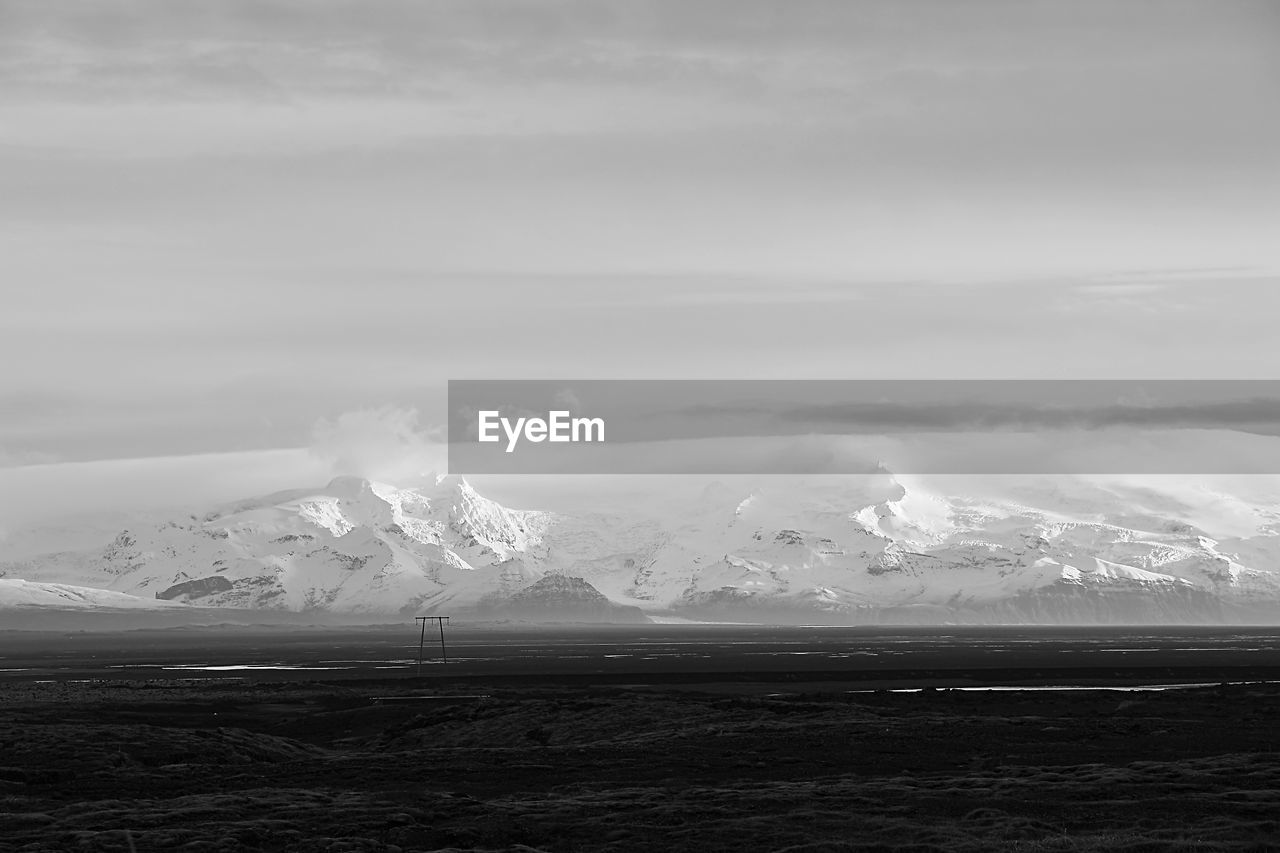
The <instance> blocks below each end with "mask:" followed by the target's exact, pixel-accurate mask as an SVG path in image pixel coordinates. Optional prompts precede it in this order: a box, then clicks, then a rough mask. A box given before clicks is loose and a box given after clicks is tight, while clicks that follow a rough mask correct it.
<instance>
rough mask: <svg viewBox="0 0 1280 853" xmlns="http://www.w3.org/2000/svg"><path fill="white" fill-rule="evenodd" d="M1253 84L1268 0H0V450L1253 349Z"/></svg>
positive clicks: (1208, 366) (1266, 301) (193, 441)
mask: <svg viewBox="0 0 1280 853" xmlns="http://www.w3.org/2000/svg"><path fill="white" fill-rule="evenodd" d="M1277 103H1280V4H1277V3H1275V2H1270V0H1257V2H1236V0H1201V2H1182V0H1151V2H1142V0H1130V1H1129V2H1121V1H1119V0H1098V2H1078V0H1077V1H1075V2H1034V0H1004V1H1003V2H995V1H994V0H985V1H984V0H974V1H973V2H965V3H957V2H952V1H951V0H938V2H909V0H908V1H907V2H897V0H895V2H860V1H859V2H854V0H786V2H783V0H771V2H758V0H717V2H708V1H707V0H669V2H655V0H613V2H606V1H605V0H583V2H566V0H545V2H542V0H537V1H536V2H535V1H533V0H531V1H530V2H519V3H516V2H504V3H494V2H485V0H465V2H463V0H458V2H429V0H405V2H365V0H305V1H304V0H266V2H238V0H220V2H190V3H185V2H184V3H174V2H172V0H150V2H148V0H133V1H132V2H123V1H121V2H112V0H99V2H94V3H82V2H61V0H29V2H22V1H21V0H0V287H2V288H3V303H2V305H0V365H2V366H0V411H2V412H3V416H2V417H0V464H3V465H8V466H16V465H24V464H31V463H41V462H44V463H48V462H79V461H87V460H95V459H112V458H124V457H148V456H169V455H188V454H207V453H219V452H227V451H255V450H260V449H265V448H289V447H304V446H307V445H309V444H311V443H312V442H313V441H315V440H316V436H317V435H319V436H320V438H321V439H324V438H326V437H329V438H331V437H332V430H330V431H329V432H326V431H325V430H326V429H327V428H328V426H332V425H333V424H336V423H338V420H337V419H338V418H339V417H340V416H341V415H342V414H343V413H344V412H351V411H355V410H361V409H380V410H381V411H382V412H383V413H384V417H383V421H384V422H388V421H389V422H390V429H391V431H392V433H396V431H397V430H399V431H401V432H404V431H405V430H409V431H410V432H411V431H412V430H414V429H417V428H424V429H425V428H426V427H428V426H429V425H430V424H431V423H433V422H435V421H437V420H439V419H440V415H441V414H442V411H441V409H442V406H443V384H442V383H443V382H444V380H446V379H448V378H480V377H491V378H497V377H524V378H534V377H654V378H663V377H691V376H696V377H706V378H736V377H744V378H745V377H755V378H791V377H794V378H900V377H927V378H943V379H945V378H961V377H991V378H1003V377H1020V378H1040V377H1043V378H1061V377H1069V376H1070V377H1090V378H1092V377H1109V376H1118V377H1134V378H1161V377H1175V378H1228V377H1229V378H1273V377H1276V376H1277V375H1280V346H1277V345H1276V339H1275V333H1274V331H1273V327H1274V324H1275V317H1277V316H1280V291H1278V290H1277V289H1276V285H1277V284H1278V283H1280V239H1277V235H1280V109H1277V108H1276V104H1277ZM411 410H416V411H417V412H418V418H417V420H414V418H413V416H412V414H411ZM321 419H323V420H321ZM318 421H319V425H318V426H317V423H318ZM358 431H359V430H357V432H358ZM407 443H412V442H409V441H407ZM113 470H114V469H113ZM290 470H291V471H293V469H290Z"/></svg>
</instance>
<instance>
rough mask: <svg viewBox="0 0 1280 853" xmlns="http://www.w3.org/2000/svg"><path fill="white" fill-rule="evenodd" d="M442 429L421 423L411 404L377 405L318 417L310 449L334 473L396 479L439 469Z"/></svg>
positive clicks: (389, 479) (387, 479)
mask: <svg viewBox="0 0 1280 853" xmlns="http://www.w3.org/2000/svg"><path fill="white" fill-rule="evenodd" d="M443 435H444V432H443V430H442V429H439V428H435V427H425V428H424V427H422V426H421V425H420V424H419V423H418V411H417V409H413V408H398V407H395V406H382V407H380V408H377V409H359V410H356V411H350V412H344V413H342V414H341V415H338V416H337V417H336V418H334V419H333V420H328V419H325V418H321V419H320V420H318V421H316V424H315V427H314V428H313V429H312V434H311V437H312V443H311V453H312V454H313V455H315V456H316V457H318V458H319V459H321V460H323V461H324V462H326V463H328V465H329V466H330V468H331V469H332V472H333V474H335V475H342V474H350V475H355V476H360V477H368V478H370V479H374V480H385V481H389V482H393V483H394V482H399V481H404V480H407V479H413V478H416V477H419V476H421V475H423V474H426V473H429V472H431V471H440V470H444V467H445V465H444V448H443Z"/></svg>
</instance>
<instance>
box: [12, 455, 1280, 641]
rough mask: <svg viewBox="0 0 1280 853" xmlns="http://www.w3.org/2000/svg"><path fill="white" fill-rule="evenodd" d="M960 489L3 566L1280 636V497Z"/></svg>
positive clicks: (378, 495)
mask: <svg viewBox="0 0 1280 853" xmlns="http://www.w3.org/2000/svg"><path fill="white" fill-rule="evenodd" d="M944 485H946V486H949V487H950V488H945V489H944V488H941V487H939V486H938V485H937V484H935V483H930V482H926V481H924V480H921V479H919V478H895V477H893V476H892V475H889V474H883V475H875V476H864V477H850V478H821V479H813V480H810V481H807V482H805V481H782V480H779V479H777V478H773V479H770V480H768V481H767V482H765V483H764V484H763V485H762V484H759V483H757V484H744V485H741V486H739V485H736V484H724V483H720V484H712V485H711V486H707V487H705V488H702V489H700V490H698V491H696V492H694V493H692V494H689V495H678V496H677V495H674V494H673V495H671V496H670V497H669V499H668V500H666V501H664V502H662V503H660V504H658V506H660V507H661V509H660V510H657V511H653V512H648V513H645V514H643V515H632V514H628V513H613V514H610V513H607V512H589V513H550V512H539V511H523V510H512V509H508V508H506V507H504V506H501V505H500V504H498V503H496V502H494V501H492V500H489V499H487V498H485V497H483V496H481V495H480V494H478V493H477V492H476V490H475V489H474V488H472V487H471V486H470V485H469V484H468V483H467V482H466V481H465V480H462V479H460V478H457V477H443V478H437V479H435V480H434V481H433V482H432V483H431V484H430V485H428V486H427V487H425V488H396V487H393V486H389V485H385V484H380V483H374V482H370V481H367V480H362V479H357V478H349V477H341V478H338V479H336V480H334V481H332V482H331V483H329V484H328V485H327V486H325V487H324V488H321V489H313V490H299V491H293V492H285V493H278V494H274V495H270V496H267V497H264V498H259V499H255V500H250V501H244V502H240V503H237V504H233V505H230V506H225V507H221V508H218V509H216V510H214V511H212V512H209V513H207V514H205V515H203V516H199V515H197V516H188V517H186V518H184V519H182V520H171V521H167V522H164V523H161V524H142V525H133V526H131V527H130V528H129V529H128V530H125V531H122V532H121V533H119V534H118V535H117V536H116V537H115V539H114V541H112V542H111V543H110V544H108V545H107V546H106V547H105V548H100V549H90V550H79V551H68V552H63V553H53V554H44V555H39V556H36V557H30V558H26V559H22V560H15V561H10V562H7V563H0V576H3V577H5V578H9V579H21V580H23V581H28V582H32V583H40V584H46V585H47V584H70V585H76V586H83V587H91V588H94V589H98V590H105V591H108V592H111V593H116V594H123V595H130V596H135V597H137V598H141V599H149V600H152V601H158V602H163V603H178V604H182V603H191V604H198V605H199V606H201V607H252V608H270V609H277V610H292V611H304V610H323V611H338V612H357V613H360V612H363V613H397V612H410V611H412V612H416V613H430V612H438V613H461V614H465V613H477V614H484V613H488V614H504V613H506V614H525V613H526V612H533V613H535V614H536V613H542V614H555V616H556V618H573V616H572V614H573V613H578V614H579V615H580V617H581V618H583V619H597V618H600V619H614V618H616V619H619V620H623V621H626V620H630V619H633V618H635V617H636V616H637V615H638V611H634V610H633V608H639V609H640V610H642V611H647V612H650V613H669V614H675V615H681V616H685V617H689V618H695V619H721V618H731V619H735V620H751V621H762V622H769V621H784V620H785V621H795V620H800V621H819V620H821V621H837V622H877V621H892V622H900V621H927V622H939V621H981V622H1187V621H1190V622H1215V621H1257V622H1269V621H1277V620H1280V499H1275V496H1274V495H1271V494H1266V495H1263V496H1261V497H1259V496H1251V497H1249V498H1248V499H1245V498H1240V497H1238V496H1233V495H1231V494H1229V493H1225V492H1219V491H1213V490H1208V489H1200V490H1199V491H1196V490H1190V491H1189V490H1188V489H1187V487H1186V486H1185V485H1183V484H1173V485H1171V486H1167V487H1164V488H1163V489H1154V488H1152V487H1150V486H1147V485H1144V486H1129V485H1124V484H1105V485H1100V484H1097V483H1090V482H1087V481H1070V482H1068V481H1060V482H1056V483H1053V484H1047V483H1045V482H1035V483H1024V484H1021V485H1018V486H1016V487H1010V488H1005V489H1004V490H1003V491H1000V492H995V491H993V490H992V489H989V488H985V489H984V488H977V489H974V488H971V486H972V484H957V483H949V484H944ZM3 594H4V591H3V589H0V596H3ZM0 601H3V598H2V597H0ZM592 614H594V615H592ZM518 618H524V617H523V616H519V617H518Z"/></svg>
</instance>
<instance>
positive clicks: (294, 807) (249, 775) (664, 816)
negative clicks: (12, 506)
mask: <svg viewBox="0 0 1280 853" xmlns="http://www.w3.org/2000/svg"><path fill="white" fill-rule="evenodd" d="M849 687H856V685H843V686H841V685H831V684H822V685H803V684H801V685H796V687H795V689H796V690H801V691H813V692H794V693H780V692H778V691H777V688H776V687H771V686H769V685H766V684H763V683H752V682H745V683H744V682H739V683H710V682H709V683H705V684H682V685H678V686H677V685H668V686H661V685H654V684H639V683H637V684H632V685H612V686H605V685H595V686H586V685H584V686H578V687H572V686H567V685H564V684H560V685H557V684H555V683H552V682H548V683H547V684H545V685H542V686H536V685H531V684H528V683H523V684H521V685H520V686H519V687H515V686H512V685H510V684H505V685H504V683H503V682H502V681H501V680H495V681H494V682H492V683H490V684H484V683H478V682H475V681H471V682H454V683H452V684H449V683H444V682H439V681H434V680H423V681H415V680H406V679H398V680H390V681H385V682H381V683H379V682H371V681H370V682H365V681H360V682H356V681H343V682H329V683H318V682H305V681H292V682H274V683H268V682H262V683H248V682H239V681H236V680H222V681H205V682H196V681H183V680H172V681H152V682H144V681H128V680H118V681H113V682H98V683H86V684H66V683H62V684H58V683H44V684H41V683H29V682H10V683H7V684H4V685H3V686H2V687H0V851H5V853H9V851H19V850H22V851H67V850H86V851H150V850H189V851H202V850H209V851H215V850H216V851H235V850H268V851H316V850H333V851H339V850H369V851H394V850H401V851H416V850H438V849H461V850H510V849H528V848H533V849H536V850H545V851H585V850H793V851H798V850H804V851H822V850H844V849H860V848H861V846H864V845H869V846H871V847H873V848H875V849H886V850H892V849H902V850H989V849H1009V850H1094V849H1097V850H1155V849H1187V850H1258V849H1268V845H1269V844H1271V843H1274V842H1275V841H1276V839H1280V756H1277V753H1276V749H1277V742H1278V741H1280V737H1278V736H1277V734H1276V732H1275V730H1274V723H1273V716H1274V709H1275V708H1276V706H1277V699H1280V689H1277V688H1275V687H1272V686H1268V685H1236V686H1218V687H1210V688H1204V689H1195V690H1170V691H1163V692H1117V691H1094V690H1080V691H1070V692H963V691H948V690H928V691H924V692H917V693H885V692H848V690H847V689H846V688H849ZM522 845H523V846H522Z"/></svg>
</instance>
